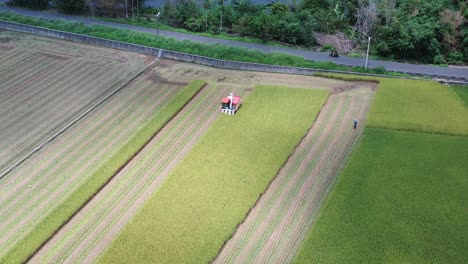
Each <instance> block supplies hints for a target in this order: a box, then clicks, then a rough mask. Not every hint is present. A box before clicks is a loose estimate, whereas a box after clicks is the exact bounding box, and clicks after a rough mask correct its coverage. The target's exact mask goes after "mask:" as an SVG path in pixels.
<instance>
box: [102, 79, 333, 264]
mask: <svg viewBox="0 0 468 264" xmlns="http://www.w3.org/2000/svg"><path fill="white" fill-rule="evenodd" d="M327 96H328V91H323V90H307V89H297V88H286V87H272V86H257V87H255V89H254V91H253V92H252V94H250V95H249V97H248V98H247V99H246V100H245V102H244V103H243V106H242V107H241V109H240V111H239V112H238V113H237V114H236V115H235V116H227V115H222V116H221V117H220V118H218V120H216V122H215V123H214V124H213V125H212V126H211V128H210V129H209V130H208V131H207V133H206V134H205V135H204V136H203V137H202V138H201V139H200V140H199V142H198V144H197V145H196V146H195V147H194V148H193V149H192V151H191V152H190V153H189V154H188V155H187V156H186V158H185V159H184V160H183V161H182V162H181V163H180V164H179V165H178V166H177V167H176V169H175V170H174V171H173V172H172V173H171V175H169V177H168V178H167V179H166V181H165V182H164V183H163V184H162V186H161V187H160V188H159V189H158V190H157V191H156V192H155V193H154V194H153V195H152V196H151V197H150V199H149V200H148V201H147V202H146V204H145V205H144V206H143V208H142V209H141V210H140V211H139V212H138V213H137V214H136V216H135V217H134V218H133V219H132V220H131V221H130V223H129V224H127V225H126V227H125V228H124V229H123V231H122V232H121V233H120V234H119V236H118V237H117V239H116V240H114V242H113V243H112V244H111V245H110V246H109V247H108V248H107V250H106V251H105V252H104V254H103V255H102V256H101V258H100V259H99V262H101V263H156V262H157V263H168V262H170V263H206V262H209V261H210V260H212V259H213V258H214V257H215V256H216V254H217V253H218V251H219V250H220V248H221V247H222V245H223V243H224V242H225V241H226V240H227V239H229V238H230V236H231V235H232V234H233V232H234V230H235V229H236V227H237V225H238V224H239V223H240V222H241V221H242V220H243V219H244V217H245V216H246V214H247V213H248V211H249V210H250V208H252V206H254V204H255V202H256V201H257V199H258V197H259V195H260V194H261V193H262V192H264V191H265V188H266V187H267V185H268V184H269V182H270V181H271V180H272V179H273V178H274V176H275V175H276V173H277V172H278V170H279V169H280V167H281V166H282V165H283V164H284V163H285V161H286V160H287V158H288V156H289V155H290V153H292V152H293V151H294V149H295V146H296V145H297V144H298V143H299V141H300V140H301V138H302V136H303V135H304V134H305V133H306V132H307V130H308V128H309V127H310V126H311V124H312V123H313V121H314V120H315V117H316V115H317V114H318V112H319V110H320V108H321V107H322V105H323V103H324V102H325V99H326V98H327Z"/></svg>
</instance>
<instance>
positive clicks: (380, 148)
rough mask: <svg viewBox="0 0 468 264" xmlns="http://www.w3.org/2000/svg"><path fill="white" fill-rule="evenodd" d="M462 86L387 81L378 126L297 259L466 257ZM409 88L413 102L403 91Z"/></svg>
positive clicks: (375, 111)
mask: <svg viewBox="0 0 468 264" xmlns="http://www.w3.org/2000/svg"><path fill="white" fill-rule="evenodd" d="M339 78H340V79H343V78H342V76H340V77H339ZM398 82H400V83H401V85H400V86H401V87H399V86H397V85H395V83H398ZM403 84H405V85H403ZM382 86H384V87H385V89H382V90H380V89H381V88H382ZM402 87H406V89H408V90H409V91H406V90H404V91H402V90H403V88H402ZM410 89H415V90H414V91H412V90H410ZM452 89H454V90H455V92H454V91H453V90H452ZM463 89H466V87H463V86H458V87H457V86H456V87H449V86H446V85H441V84H437V83H428V82H415V83H411V81H401V80H399V81H394V82H393V84H392V82H390V83H388V80H381V84H380V85H379V88H378V92H377V95H376V99H375V101H374V105H373V107H372V111H371V114H370V116H369V124H372V126H374V127H368V128H366V129H365V130H364V135H363V139H362V141H361V142H360V144H359V145H358V147H357V149H356V150H355V151H354V152H353V155H352V157H351V159H350V161H349V162H348V163H347V165H346V167H345V169H344V171H343V172H342V174H341V175H340V176H339V180H338V182H337V184H336V187H335V188H334V189H333V191H332V193H331V195H330V197H329V198H328V199H327V202H326V203H325V205H324V207H323V208H322V211H321V213H320V216H319V217H318V220H317V222H316V224H315V225H314V227H313V228H312V229H311V231H309V234H308V235H307V238H306V239H305V241H304V242H303V244H302V246H301V249H300V251H299V253H298V254H297V255H296V257H295V259H294V262H295V263H375V262H379V263H381V262H385V263H465V262H466V261H467V260H468V255H467V253H466V250H465V249H464V248H463V247H464V245H465V244H466V241H467V240H468V236H467V234H468V232H467V231H468V225H467V224H466V221H465V220H466V217H465V212H466V210H467V205H466V199H467V196H466V189H467V187H468V181H467V178H466V175H468V163H467V162H466V160H467V159H468V145H467V144H468V137H467V135H468V134H467V133H466V131H467V129H468V122H467V121H466V118H467V116H468V107H467V106H466V104H465V105H464V104H463V100H462V99H461V98H463V95H464V94H465V93H466V90H463ZM415 91H418V92H415ZM410 94H412V96H411V97H409V98H411V100H410V99H409V98H405V97H403V96H407V95H410ZM383 95H387V96H383ZM439 99H440V101H439ZM411 102H414V105H415V106H414V107H413V106H411ZM391 104H395V105H398V106H400V107H402V108H404V109H407V110H409V111H410V113H415V114H414V115H412V116H411V118H405V117H406V116H407V115H408V114H405V113H402V112H401V111H400V110H401V109H395V110H394V111H390V109H391V108H390V105H391ZM416 106H417V107H418V108H421V109H417V110H415V109H413V108H416ZM411 109H413V110H411ZM395 113H399V114H401V115H400V116H398V117H397V115H396V114H395ZM447 120H450V122H451V123H450V124H448V123H447ZM372 121H373V122H372ZM387 124H391V125H392V126H395V128H397V130H395V129H388V126H387ZM379 126H381V128H378V127H379ZM375 127H377V128H375ZM404 130H406V131H404ZM414 130H416V131H414ZM408 131H413V132H408ZM435 131H439V133H435ZM456 134H461V135H460V136H454V135H456Z"/></svg>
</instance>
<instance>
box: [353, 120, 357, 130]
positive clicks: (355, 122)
mask: <svg viewBox="0 0 468 264" xmlns="http://www.w3.org/2000/svg"><path fill="white" fill-rule="evenodd" d="M353 127H354V129H356V127H357V120H356V119H354V126H353Z"/></svg>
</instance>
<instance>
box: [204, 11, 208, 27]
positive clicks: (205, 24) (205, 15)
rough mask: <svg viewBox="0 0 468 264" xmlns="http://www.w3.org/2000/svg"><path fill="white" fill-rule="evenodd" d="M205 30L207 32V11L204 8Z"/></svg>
mask: <svg viewBox="0 0 468 264" xmlns="http://www.w3.org/2000/svg"><path fill="white" fill-rule="evenodd" d="M205 32H208V11H206V10H205Z"/></svg>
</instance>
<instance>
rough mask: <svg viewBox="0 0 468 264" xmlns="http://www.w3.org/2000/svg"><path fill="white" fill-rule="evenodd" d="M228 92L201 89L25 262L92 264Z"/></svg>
mask: <svg viewBox="0 0 468 264" xmlns="http://www.w3.org/2000/svg"><path fill="white" fill-rule="evenodd" d="M231 89H232V86H229V88H228V87H227V86H220V87H212V86H208V87H205V88H204V90H203V91H202V92H201V93H200V94H198V95H197V96H196V97H195V98H194V99H192V101H191V102H190V103H189V104H188V105H187V106H186V107H185V108H184V110H183V111H181V112H180V113H179V114H178V115H177V116H176V117H175V118H174V119H173V120H171V121H170V122H169V123H168V124H167V125H166V126H165V127H164V128H163V129H162V130H161V131H160V132H159V133H158V135H157V136H156V137H155V138H153V139H152V140H151V141H150V143H149V144H148V145H147V146H146V147H145V148H144V149H143V150H142V151H141V152H140V153H139V154H138V155H137V156H135V158H134V159H133V160H132V161H131V162H130V163H128V164H127V166H125V168H124V169H123V170H122V171H120V172H119V173H118V174H117V175H116V176H115V178H114V179H113V180H112V181H111V182H110V183H109V184H108V185H107V186H106V187H105V188H104V189H102V190H101V191H100V192H99V193H98V194H97V195H96V196H95V197H94V198H93V200H92V201H91V202H90V203H88V204H87V205H86V206H85V207H84V208H83V209H82V210H81V211H80V214H78V215H76V216H75V217H74V218H73V219H72V220H71V221H70V222H69V223H67V225H65V226H64V227H63V228H62V229H61V230H60V231H59V232H58V233H57V234H56V235H55V236H54V237H53V239H51V240H50V241H49V242H48V243H47V244H46V245H45V246H44V247H42V248H41V250H40V251H39V252H38V253H37V254H36V255H35V256H34V257H33V258H32V259H31V262H32V263H35V262H48V263H57V262H60V263H90V262H93V261H94V260H95V259H96V258H97V257H98V256H99V255H100V253H102V251H103V250H104V249H105V247H106V246H107V245H108V244H109V243H110V242H111V241H112V240H113V239H114V238H115V237H116V236H117V234H118V233H119V231H120V230H121V228H123V226H124V225H125V224H126V223H127V222H128V221H129V220H130V218H131V217H132V216H133V214H134V213H135V212H136V211H137V210H138V209H139V208H140V207H141V206H142V204H143V203H144V202H145V201H146V200H147V198H148V197H149V196H150V195H151V194H152V193H153V192H154V191H155V190H156V189H157V188H158V187H159V186H160V185H161V183H162V182H163V181H164V179H165V178H166V176H167V175H168V174H169V172H170V171H171V170H172V169H173V168H174V167H175V165H176V164H177V162H178V161H179V160H181V159H182V158H183V157H184V156H185V154H186V153H187V152H188V151H189V150H190V149H191V148H192V146H193V144H194V143H195V142H196V141H197V140H198V138H199V137H200V136H201V135H202V134H203V133H204V132H205V131H206V130H207V129H208V128H209V126H210V125H211V123H212V122H213V121H214V120H215V118H216V117H217V116H218V115H219V113H220V112H219V103H218V102H219V99H220V98H222V97H223V96H225V95H226V94H228V93H229V92H232V91H233V90H231ZM234 92H235V93H237V94H239V93H240V94H243V92H242V90H241V89H240V88H238V89H235V90H234Z"/></svg>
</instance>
